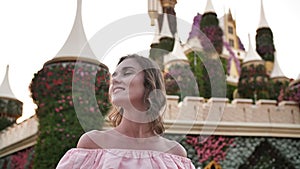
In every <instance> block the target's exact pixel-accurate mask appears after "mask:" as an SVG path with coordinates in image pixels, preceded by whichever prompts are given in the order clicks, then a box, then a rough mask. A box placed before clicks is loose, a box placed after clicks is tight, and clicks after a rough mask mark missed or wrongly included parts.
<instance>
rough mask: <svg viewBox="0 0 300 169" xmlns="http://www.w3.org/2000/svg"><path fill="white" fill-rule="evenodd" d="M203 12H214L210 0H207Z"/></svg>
mask: <svg viewBox="0 0 300 169" xmlns="http://www.w3.org/2000/svg"><path fill="white" fill-rule="evenodd" d="M204 13H216V11H215V9H214V6H213V4H212V2H211V0H207V2H206V7H205V10H204Z"/></svg>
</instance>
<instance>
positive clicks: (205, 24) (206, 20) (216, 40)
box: [200, 0, 223, 54]
mask: <svg viewBox="0 0 300 169" xmlns="http://www.w3.org/2000/svg"><path fill="white" fill-rule="evenodd" d="M200 30H201V31H202V32H203V33H204V34H205V35H206V36H207V38H208V39H209V40H210V41H211V43H212V45H213V47H214V49H211V47H210V46H209V47H207V45H206V42H202V46H203V49H204V51H206V52H208V53H211V52H213V53H214V52H215V51H216V52H217V53H218V54H221V53H222V50H223V31H222V29H221V27H220V26H219V19H218V18H217V14H216V12H215V10H214V7H213V5H212V2H211V0H207V4H206V8H205V11H204V14H203V16H202V19H201V21H200Z"/></svg>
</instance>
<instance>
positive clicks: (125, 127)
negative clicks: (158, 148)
mask: <svg viewBox="0 0 300 169" xmlns="http://www.w3.org/2000/svg"><path fill="white" fill-rule="evenodd" d="M116 131H118V132H120V133H121V134H124V135H126V136H128V137H133V138H148V137H153V136H156V134H155V133H154V131H152V129H151V127H150V125H149V123H137V122H133V121H130V120H128V119H126V118H124V117H123V118H122V120H121V122H120V124H119V125H118V126H117V127H116Z"/></svg>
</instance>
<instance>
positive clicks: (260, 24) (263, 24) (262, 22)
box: [258, 0, 269, 29]
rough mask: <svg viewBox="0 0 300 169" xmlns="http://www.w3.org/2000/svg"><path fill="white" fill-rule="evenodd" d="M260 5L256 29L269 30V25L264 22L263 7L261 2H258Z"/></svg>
mask: <svg viewBox="0 0 300 169" xmlns="http://www.w3.org/2000/svg"><path fill="white" fill-rule="evenodd" d="M260 2H261V5H260V21H259V24H258V29H259V28H269V24H268V22H267V20H266V17H265V11H264V6H263V0H261V1H260Z"/></svg>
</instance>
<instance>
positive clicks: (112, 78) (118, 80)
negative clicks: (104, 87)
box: [111, 75, 120, 84]
mask: <svg viewBox="0 0 300 169" xmlns="http://www.w3.org/2000/svg"><path fill="white" fill-rule="evenodd" d="M111 83H112V84H115V83H120V78H119V77H118V76H117V75H114V76H112V77H111Z"/></svg>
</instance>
